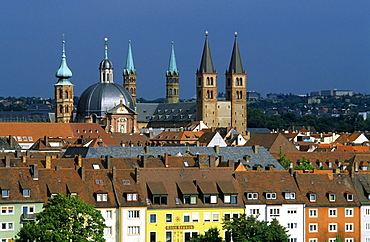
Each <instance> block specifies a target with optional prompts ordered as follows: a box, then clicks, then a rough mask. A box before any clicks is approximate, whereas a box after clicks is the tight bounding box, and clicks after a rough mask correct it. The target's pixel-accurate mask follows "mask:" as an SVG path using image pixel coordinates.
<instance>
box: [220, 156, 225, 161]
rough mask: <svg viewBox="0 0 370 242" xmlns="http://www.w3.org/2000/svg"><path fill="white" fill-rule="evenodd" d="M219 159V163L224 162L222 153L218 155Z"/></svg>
mask: <svg viewBox="0 0 370 242" xmlns="http://www.w3.org/2000/svg"><path fill="white" fill-rule="evenodd" d="M219 159H220V161H219V163H221V162H224V161H225V158H224V156H223V155H220V156H219Z"/></svg>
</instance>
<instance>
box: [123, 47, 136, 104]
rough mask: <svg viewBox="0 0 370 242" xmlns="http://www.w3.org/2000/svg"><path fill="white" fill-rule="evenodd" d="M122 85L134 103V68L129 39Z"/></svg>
mask: <svg viewBox="0 0 370 242" xmlns="http://www.w3.org/2000/svg"><path fill="white" fill-rule="evenodd" d="M122 75H123V87H124V88H125V89H126V90H127V91H128V92H129V93H130V94H131V96H132V99H133V100H134V102H135V103H136V69H135V65H134V58H133V56H132V50H131V40H129V41H128V50H127V58H126V66H125V68H123V74H122Z"/></svg>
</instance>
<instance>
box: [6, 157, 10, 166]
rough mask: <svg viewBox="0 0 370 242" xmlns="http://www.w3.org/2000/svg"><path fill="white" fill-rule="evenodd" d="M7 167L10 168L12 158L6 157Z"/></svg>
mask: <svg viewBox="0 0 370 242" xmlns="http://www.w3.org/2000/svg"><path fill="white" fill-rule="evenodd" d="M5 167H10V156H5Z"/></svg>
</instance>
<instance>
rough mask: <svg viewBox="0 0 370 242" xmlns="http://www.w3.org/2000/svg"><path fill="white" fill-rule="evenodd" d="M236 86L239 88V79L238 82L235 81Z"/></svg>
mask: <svg viewBox="0 0 370 242" xmlns="http://www.w3.org/2000/svg"><path fill="white" fill-rule="evenodd" d="M235 85H236V86H239V78H236V80H235Z"/></svg>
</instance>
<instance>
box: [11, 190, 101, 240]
mask: <svg viewBox="0 0 370 242" xmlns="http://www.w3.org/2000/svg"><path fill="white" fill-rule="evenodd" d="M104 228H105V224H104V218H103V217H102V215H101V213H100V212H99V211H98V210H96V209H95V208H94V206H92V205H88V204H86V203H84V202H83V201H82V200H81V199H80V198H79V197H72V196H69V195H61V194H58V195H56V196H55V197H53V198H50V200H49V202H48V203H47V204H45V205H44V207H43V210H42V211H41V212H40V213H38V214H37V215H36V222H35V223H29V224H25V225H24V226H23V227H22V228H21V230H20V231H19V232H18V234H17V238H16V240H15V241H18V242H29V241H33V242H49V241H54V242H65V241H81V242H85V241H86V242H87V241H97V242H103V241H105V239H104V238H103V234H104Z"/></svg>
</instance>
